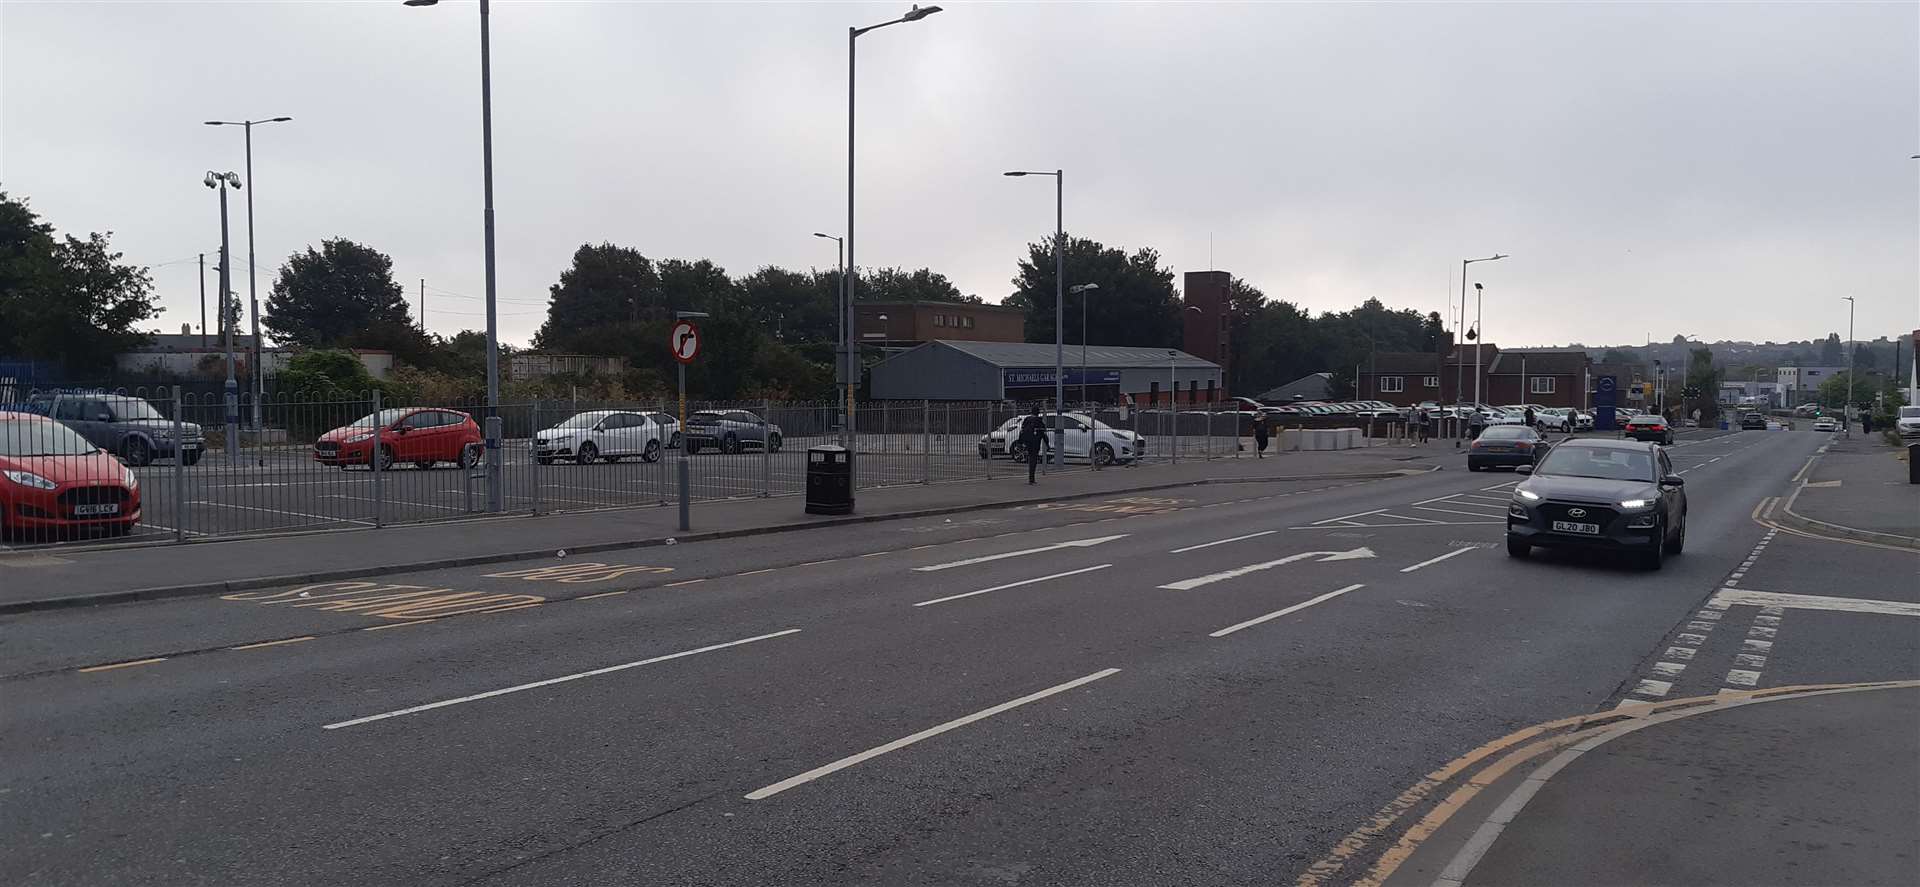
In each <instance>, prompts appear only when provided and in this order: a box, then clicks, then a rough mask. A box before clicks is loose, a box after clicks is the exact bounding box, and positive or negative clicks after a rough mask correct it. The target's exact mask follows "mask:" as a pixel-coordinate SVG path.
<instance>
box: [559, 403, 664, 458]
mask: <svg viewBox="0 0 1920 887" xmlns="http://www.w3.org/2000/svg"><path fill="white" fill-rule="evenodd" d="M666 442H667V436H666V432H665V429H663V428H661V427H660V425H659V424H658V423H657V422H655V421H654V420H653V419H651V418H649V417H648V416H647V415H646V414H644V413H639V412H631V411H627V410H593V411H590V412H585V413H576V414H574V415H573V416H571V417H569V418H568V419H567V420H566V421H565V422H561V423H560V424H558V425H555V426H553V427H552V428H547V429H544V430H541V431H539V432H538V433H536V434H535V435H534V437H533V458H534V461H536V462H539V463H540V464H542V465H551V464H553V461H554V460H555V459H568V458H571V459H572V460H573V461H574V463H575V464H578V465H586V464H588V463H590V462H592V461H593V460H595V459H605V460H607V461H608V462H618V461H620V460H621V459H623V458H625V457H628V456H638V457H640V461H642V462H657V461H659V460H660V453H661V451H662V450H664V449H665V448H666Z"/></svg>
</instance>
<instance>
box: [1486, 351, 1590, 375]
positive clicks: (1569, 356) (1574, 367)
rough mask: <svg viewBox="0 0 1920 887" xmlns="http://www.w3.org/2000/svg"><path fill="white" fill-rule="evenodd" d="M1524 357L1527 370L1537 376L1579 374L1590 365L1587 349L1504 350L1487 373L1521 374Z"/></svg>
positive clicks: (1490, 365)
mask: <svg viewBox="0 0 1920 887" xmlns="http://www.w3.org/2000/svg"><path fill="white" fill-rule="evenodd" d="M1522 358H1524V359H1525V360H1526V371H1527V372H1528V373H1531V374H1533V375H1536V376H1578V375H1580V373H1581V371H1582V370H1585V369H1586V368H1587V365H1588V364H1587V352H1585V351H1502V352H1500V355H1499V356H1498V357H1495V358H1494V359H1493V363H1491V364H1489V365H1488V366H1487V373H1488V374H1489V375H1495V376H1517V375H1520V370H1521V363H1520V362H1521V359H1522Z"/></svg>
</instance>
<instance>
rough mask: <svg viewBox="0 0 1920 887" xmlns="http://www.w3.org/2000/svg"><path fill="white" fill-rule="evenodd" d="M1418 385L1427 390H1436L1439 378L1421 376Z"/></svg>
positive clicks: (1438, 385)
mask: <svg viewBox="0 0 1920 887" xmlns="http://www.w3.org/2000/svg"><path fill="white" fill-rule="evenodd" d="M1420 384H1421V385H1423V386H1425V387H1427V388H1438V387H1440V377H1439V376H1422V377H1420Z"/></svg>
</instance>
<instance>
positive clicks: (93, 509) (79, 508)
mask: <svg viewBox="0 0 1920 887" xmlns="http://www.w3.org/2000/svg"><path fill="white" fill-rule="evenodd" d="M73 513H74V514H75V515H90V514H119V513H120V505H119V504H118V503H111V502H110V503H108V504H105V505H75V506H73Z"/></svg>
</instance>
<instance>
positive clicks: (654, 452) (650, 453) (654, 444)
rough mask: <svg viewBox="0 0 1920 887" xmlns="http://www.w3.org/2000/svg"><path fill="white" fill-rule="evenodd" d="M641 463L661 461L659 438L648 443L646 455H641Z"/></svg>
mask: <svg viewBox="0 0 1920 887" xmlns="http://www.w3.org/2000/svg"><path fill="white" fill-rule="evenodd" d="M640 461H642V462H658V461H660V440H659V438H655V439H653V440H650V441H647V450H646V452H644V453H641V454H640Z"/></svg>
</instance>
